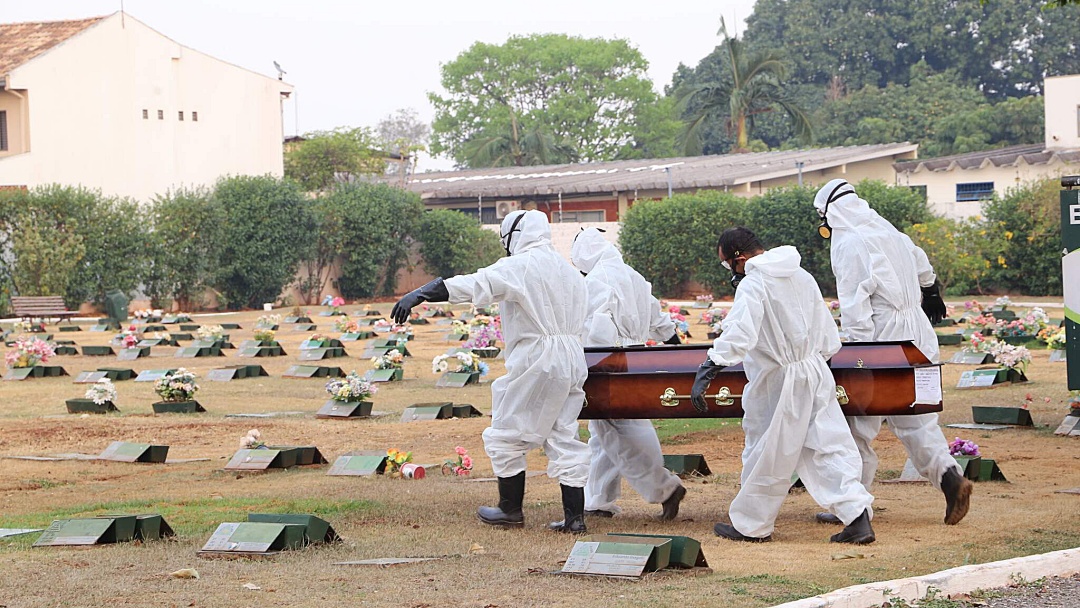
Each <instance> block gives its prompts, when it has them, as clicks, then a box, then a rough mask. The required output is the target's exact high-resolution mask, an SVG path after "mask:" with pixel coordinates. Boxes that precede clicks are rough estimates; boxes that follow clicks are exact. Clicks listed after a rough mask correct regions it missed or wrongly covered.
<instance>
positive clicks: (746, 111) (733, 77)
mask: <svg viewBox="0 0 1080 608" xmlns="http://www.w3.org/2000/svg"><path fill="white" fill-rule="evenodd" d="M717 34H718V35H720V36H722V37H723V38H724V40H723V42H722V43H721V46H722V47H723V48H724V50H725V54H726V57H725V59H726V66H725V67H726V73H725V74H724V76H722V77H721V78H719V79H717V80H713V81H711V82H704V83H700V84H697V85H696V86H688V87H686V88H684V89H683V90H681V91H678V92H677V96H678V103H679V105H680V106H681V107H682V108H684V109H690V108H693V109H692V110H690V111H689V114H688V116H687V118H686V131H685V134H684V138H685V147H686V150H687V153H690V154H693V153H699V152H700V151H701V136H700V130H701V125H702V123H704V122H705V120H706V119H707V118H709V117H710V116H711V115H714V114H723V115H726V117H727V118H726V123H727V127H728V131H729V132H731V133H732V135H733V138H734V143H735V150H736V151H740V152H742V151H747V150H748V149H749V143H750V131H751V130H752V129H753V127H754V121H755V120H756V117H757V116H758V115H760V114H765V113H768V112H773V111H776V110H780V111H782V112H783V113H784V114H786V115H787V116H788V118H789V120H790V121H791V126H792V129H793V130H794V132H795V134H796V136H797V137H798V138H799V139H801V140H803V141H804V142H808V141H809V140H810V139H811V137H812V129H811V127H810V120H809V118H808V117H807V115H806V112H805V111H804V110H803V109H802V108H801V107H800V106H799V105H798V104H797V103H796V102H795V101H794V100H793V99H792V98H791V97H790V96H788V95H787V94H786V92H785V89H784V87H783V81H784V77H785V74H786V69H785V67H784V63H783V60H782V57H783V55H782V54H781V53H780V52H779V51H774V50H767V51H761V52H749V53H748V52H746V50H745V49H744V48H743V44H742V42H741V41H740V40H739V39H738V38H737V37H736V38H733V37H731V36H729V35H728V33H727V27H726V26H725V24H724V20H723V19H721V20H720V30H719V31H718V32H717Z"/></svg>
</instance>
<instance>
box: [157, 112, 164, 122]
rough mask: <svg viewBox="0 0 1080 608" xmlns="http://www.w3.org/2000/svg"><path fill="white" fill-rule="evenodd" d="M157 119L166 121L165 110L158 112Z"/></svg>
mask: <svg viewBox="0 0 1080 608" xmlns="http://www.w3.org/2000/svg"><path fill="white" fill-rule="evenodd" d="M157 119H158V120H165V110H158V111H157Z"/></svg>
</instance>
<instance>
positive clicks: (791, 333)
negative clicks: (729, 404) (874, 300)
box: [709, 246, 874, 538]
mask: <svg viewBox="0 0 1080 608" xmlns="http://www.w3.org/2000/svg"><path fill="white" fill-rule="evenodd" d="M800 260H801V258H800V256H799V252H798V251H796V249H795V248H794V247H791V246H784V247H777V248H775V249H770V250H768V251H766V252H764V253H761V254H759V255H756V256H752V257H750V258H749V259H748V260H747V261H746V265H745V266H746V278H745V279H743V280H742V282H741V283H740V284H739V288H738V290H736V292H735V303H734V304H733V305H732V307H731V312H730V313H729V314H728V315H727V317H725V318H724V333H722V334H721V335H720V337H718V338H717V339H716V340H715V341H714V342H713V347H712V348H711V349H709V358H710V359H711V360H712V361H713V362H714V363H716V364H718V365H725V366H726V365H735V364H737V363H740V362H742V363H743V367H744V369H745V371H746V377H747V379H748V380H749V383H748V384H747V385H746V388H745V390H744V392H743V397H742V407H743V412H744V414H743V420H742V425H743V431H744V433H745V434H746V446H745V448H744V449H743V454H742V459H743V470H742V487H741V488H740V489H739V493H738V495H736V496H735V499H734V500H733V501H732V502H731V506H730V507H729V509H728V514H729V516H730V517H731V524H732V525H733V526H734V527H735V529H736V530H737V531H738V532H740V533H741V534H743V535H744V536H748V537H752V538H765V537H768V536H770V535H771V534H772V531H773V524H774V521H775V520H776V515H777V513H778V512H779V511H780V506H781V504H782V503H783V502H784V497H786V496H787V493H788V489H789V488H790V487H791V474H792V472H797V473H798V475H799V478H800V479H802V481H803V484H805V485H806V489H807V491H809V492H810V495H811V496H812V497H813V498H814V500H816V501H817V502H818V504H820V505H823V506H825V507H826V508H828V509H829V510H831V511H832V512H833V513H835V514H836V515H837V516H838V517H839V518H840V519H841V520H842V521H843V523H844V524H845V525H846V524H850V523H852V522H853V521H855V520H856V519H857V518H858V517H859V516H860V515H862V513H863V511H870V504H871V503H872V502H873V500H874V498H873V496H871V495H870V494H869V492H867V491H866V489H865V488H864V487H863V486H862V484H860V483H859V472H860V468H861V467H860V464H861V463H860V462H859V453H858V450H857V449H856V447H855V444H854V442H853V441H852V439H851V434H850V433H849V432H848V429H847V425H846V424H845V423H844V415H843V412H842V411H841V410H840V404H839V403H838V402H837V400H836V382H835V380H834V379H833V375H832V371H831V370H830V369H829V366H828V364H827V363H826V361H827V360H828V359H829V358H830V357H832V356H833V355H834V354H835V353H836V352H837V351H838V350H840V337H839V335H838V332H837V329H836V324H835V323H834V322H833V319H832V315H831V314H829V311H828V308H827V307H826V306H825V303H824V300H823V299H822V297H821V291H820V290H819V289H818V286H817V283H816V282H815V281H814V278H813V277H812V276H810V274H809V273H807V272H806V271H805V270H803V269H802V268H801V267H800V266H799V263H800ZM719 384H720V381H719V380H713V381H712V386H711V387H710V390H709V393H710V394H712V393H715V392H716V390H717V389H719ZM871 513H872V512H871Z"/></svg>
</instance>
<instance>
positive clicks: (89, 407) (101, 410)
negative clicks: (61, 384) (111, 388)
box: [64, 399, 120, 414]
mask: <svg viewBox="0 0 1080 608" xmlns="http://www.w3.org/2000/svg"><path fill="white" fill-rule="evenodd" d="M64 403H65V405H66V406H67V411H68V413H69V414H107V413H109V412H118V411H120V410H118V409H117V408H116V405H114V404H113V402H112V401H106V402H105V403H94V400H93V399H68V400H67V401H65V402H64Z"/></svg>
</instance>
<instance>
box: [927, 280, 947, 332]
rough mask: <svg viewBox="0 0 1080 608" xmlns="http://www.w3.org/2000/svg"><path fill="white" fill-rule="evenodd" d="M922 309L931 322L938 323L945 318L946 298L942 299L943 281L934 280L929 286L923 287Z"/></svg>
mask: <svg viewBox="0 0 1080 608" xmlns="http://www.w3.org/2000/svg"><path fill="white" fill-rule="evenodd" d="M922 309H923V312H924V313H926V318H928V319H930V323H931V324H933V325H937V324H938V323H941V320H942V319H944V318H945V315H946V314H948V311H946V310H945V300H942V299H941V282H939V281H934V284H933V285H931V286H929V287H923V288H922Z"/></svg>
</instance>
